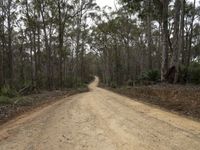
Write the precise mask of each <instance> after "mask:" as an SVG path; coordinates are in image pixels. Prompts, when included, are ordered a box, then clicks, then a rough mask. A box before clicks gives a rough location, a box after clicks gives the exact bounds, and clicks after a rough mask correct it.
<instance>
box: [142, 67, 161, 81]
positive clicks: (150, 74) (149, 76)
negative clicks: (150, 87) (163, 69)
mask: <svg viewBox="0 0 200 150" xmlns="http://www.w3.org/2000/svg"><path fill="white" fill-rule="evenodd" d="M139 80H143V81H145V80H146V81H154V82H157V81H159V80H160V73H159V71H158V70H149V71H146V72H143V73H142V74H141V75H140V77H139Z"/></svg>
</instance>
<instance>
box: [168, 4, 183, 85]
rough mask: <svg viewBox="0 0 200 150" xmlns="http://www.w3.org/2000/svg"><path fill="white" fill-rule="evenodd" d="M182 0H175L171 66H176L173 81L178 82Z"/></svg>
mask: <svg viewBox="0 0 200 150" xmlns="http://www.w3.org/2000/svg"><path fill="white" fill-rule="evenodd" d="M180 9H181V2H180V0H176V1H175V8H174V10H175V14H174V34H173V53H172V60H171V65H170V68H173V67H175V74H174V79H173V83H177V81H178V74H179V59H180V56H179V55H180V52H179V50H180V48H179V38H180V37H179V25H180Z"/></svg>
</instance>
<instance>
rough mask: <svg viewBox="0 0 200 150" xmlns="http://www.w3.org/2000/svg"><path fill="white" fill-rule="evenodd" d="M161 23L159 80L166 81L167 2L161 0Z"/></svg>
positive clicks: (167, 0)
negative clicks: (161, 43) (161, 41)
mask: <svg viewBox="0 0 200 150" xmlns="http://www.w3.org/2000/svg"><path fill="white" fill-rule="evenodd" d="M162 3H163V11H162V22H163V25H162V26H163V29H162V30H163V31H162V34H163V38H162V40H163V47H162V63H161V80H162V81H165V80H166V77H165V75H166V73H167V70H168V5H169V0H163V1H162Z"/></svg>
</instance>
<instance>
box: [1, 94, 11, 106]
mask: <svg viewBox="0 0 200 150" xmlns="http://www.w3.org/2000/svg"><path fill="white" fill-rule="evenodd" d="M7 104H12V101H11V100H10V98H9V97H7V96H0V105H7Z"/></svg>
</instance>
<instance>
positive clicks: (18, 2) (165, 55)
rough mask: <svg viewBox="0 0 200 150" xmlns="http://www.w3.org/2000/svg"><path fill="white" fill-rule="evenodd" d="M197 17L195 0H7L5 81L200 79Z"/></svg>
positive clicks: (47, 85) (1, 82) (1, 68)
mask: <svg viewBox="0 0 200 150" xmlns="http://www.w3.org/2000/svg"><path fill="white" fill-rule="evenodd" d="M199 17H200V8H199V2H198V1H196V0H193V1H189V0H175V1H170V0H118V4H117V6H116V9H112V10H111V9H109V8H108V7H105V8H103V9H101V8H100V7H99V6H98V5H97V4H96V2H95V0H56V1H55V0H1V2H0V86H1V88H2V89H4V90H5V89H15V90H16V91H20V90H21V89H24V88H26V87H31V88H33V89H49V90H52V89H62V88H66V87H67V88H71V87H79V86H81V85H83V84H84V83H86V82H87V81H88V80H89V79H90V77H91V75H94V74H98V75H99V76H100V78H101V79H102V81H103V82H104V83H106V84H107V85H109V86H118V85H123V84H129V85H133V84H137V83H141V82H143V81H150V82H169V83H195V84H199V83H200V24H199Z"/></svg>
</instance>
